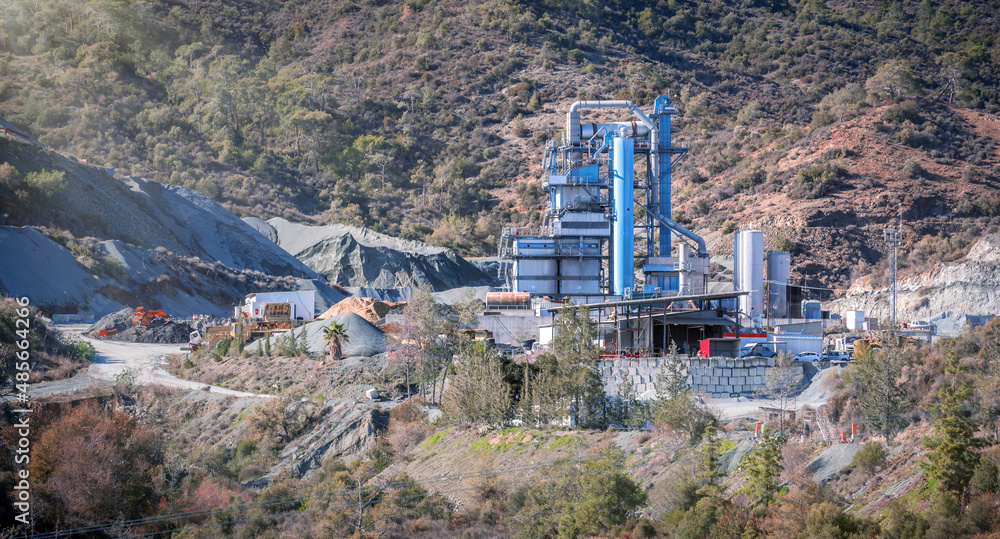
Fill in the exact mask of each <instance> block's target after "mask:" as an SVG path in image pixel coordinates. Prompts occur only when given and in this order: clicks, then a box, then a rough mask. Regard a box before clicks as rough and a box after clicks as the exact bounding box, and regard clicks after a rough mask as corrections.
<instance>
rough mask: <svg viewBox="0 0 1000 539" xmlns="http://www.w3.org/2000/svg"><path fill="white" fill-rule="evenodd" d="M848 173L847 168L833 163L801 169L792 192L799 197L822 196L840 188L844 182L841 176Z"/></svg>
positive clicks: (796, 176)
mask: <svg viewBox="0 0 1000 539" xmlns="http://www.w3.org/2000/svg"><path fill="white" fill-rule="evenodd" d="M846 175H847V171H846V170H844V169H843V168H842V167H840V166H839V165H835V164H832V163H827V164H825V165H822V166H818V167H812V168H805V169H802V170H799V172H798V173H797V174H796V175H795V180H794V181H793V189H792V192H791V194H792V196H793V197H797V198H818V197H821V196H823V195H825V194H827V193H829V192H831V191H834V190H836V189H838V188H839V187H840V186H841V185H842V183H843V182H842V181H841V178H843V177H844V176H846Z"/></svg>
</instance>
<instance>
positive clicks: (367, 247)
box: [244, 217, 494, 299]
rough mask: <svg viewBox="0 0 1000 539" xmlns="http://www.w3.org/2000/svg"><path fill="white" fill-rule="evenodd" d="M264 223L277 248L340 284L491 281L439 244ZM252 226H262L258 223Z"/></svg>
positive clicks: (439, 286)
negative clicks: (268, 227) (275, 239)
mask: <svg viewBox="0 0 1000 539" xmlns="http://www.w3.org/2000/svg"><path fill="white" fill-rule="evenodd" d="M244 224H246V223H244ZM267 224H268V225H270V226H271V229H273V230H274V233H275V234H277V236H278V246H279V247H281V248H282V249H284V250H286V251H288V252H289V253H291V254H293V255H295V257H296V258H298V259H299V260H301V261H302V262H304V263H305V264H306V265H307V266H309V267H310V268H312V269H313V270H315V271H316V272H318V273H320V274H321V275H323V276H324V277H326V278H327V280H329V281H330V282H333V283H337V284H340V285H342V286H363V287H377V288H395V287H399V286H409V285H418V284H419V285H424V286H429V287H430V288H431V289H432V290H433V291H435V292H440V291H442V290H449V289H452V288H456V287H459V286H479V285H490V284H493V281H494V279H492V278H491V277H489V276H488V275H486V274H484V273H483V272H481V271H479V269H477V268H476V267H475V266H473V265H472V264H470V263H469V262H468V261H466V260H465V259H463V258H462V257H460V256H458V254H457V253H455V251H453V250H451V249H446V248H444V247H433V246H430V245H427V244H426V243H421V242H418V241H409V240H402V239H399V238H394V237H391V236H386V235H384V234H379V233H377V232H373V231H371V230H368V229H365V228H358V227H353V226H344V225H330V226H306V225H298V224H294V223H290V222H288V221H286V220H285V219H281V218H279V217H275V218H273V219H271V220H269V221H268V222H267ZM247 226H250V225H247ZM256 226H257V227H258V228H257V230H258V231H259V230H261V228H262V225H261V224H260V223H256ZM271 229H266V228H265V229H264V230H263V232H261V234H263V235H264V236H265V237H271V236H272V234H271V232H270V230H271ZM380 299H381V298H380Z"/></svg>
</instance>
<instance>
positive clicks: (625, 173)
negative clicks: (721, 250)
mask: <svg viewBox="0 0 1000 539" xmlns="http://www.w3.org/2000/svg"><path fill="white" fill-rule="evenodd" d="M585 108H601V109H609V108H624V109H628V110H629V111H630V112H631V113H632V115H633V117H634V119H633V120H632V121H619V122H605V123H581V121H580V110H581V109H585ZM677 112H678V110H677V108H676V107H674V106H672V105H671V103H670V98H669V97H667V96H660V97H658V98H657V99H656V101H655V103H654V107H653V114H652V117H650V116H648V115H647V114H646V113H645V112H643V111H642V109H640V108H639V107H638V106H636V105H635V104H633V103H632V102H631V101H578V102H576V103H573V105H572V106H571V107H570V110H569V112H568V113H567V115H566V130H565V132H564V133H563V138H562V140H561V141H560V143H558V144H557V143H556V142H555V141H550V142H549V143H548V145H547V146H546V155H545V162H544V166H545V178H544V180H543V184H542V185H543V187H544V188H545V189H547V190H548V195H549V196H548V208H547V210H546V213H545V220H544V222H543V223H542V225H541V226H540V227H537V228H533V229H518V228H505V229H504V230H503V234H502V238H501V246H500V255H501V256H502V257H504V258H507V259H509V260H511V261H512V264H510V268H511V270H510V271H509V273H508V274H507V275H505V277H506V281H507V283H508V286H509V287H510V288H512V289H513V290H515V291H522V292H524V291H526V292H532V293H534V294H538V295H546V296H555V297H572V296H586V295H597V294H614V295H628V294H630V293H632V292H633V291H636V290H640V286H638V285H637V284H636V283H635V267H636V266H635V259H636V257H637V256H638V257H639V258H640V259H641V260H642V261H643V262H644V264H643V272H644V273H645V282H644V284H645V286H644V287H642V288H644V289H647V290H649V289H656V288H659V289H660V290H661V291H669V290H671V289H672V290H678V281H679V280H678V276H679V275H684V274H685V273H686V272H690V271H691V268H690V267H681V265H682V264H681V263H680V262H679V260H680V259H683V260H688V259H687V257H686V251H684V252H685V254H684V255H679V257H678V258H669V257H671V249H672V244H671V239H672V236H673V235H674V234H676V235H677V237H678V238H679V239H680V240H681V241H683V242H684V243H686V244H688V245H690V246H692V247H694V249H695V255H694V257H695V258H694V260H695V261H696V263H695V264H688V265H689V266H696V268H695V269H696V270H697V271H701V269H702V268H707V256H708V251H707V248H706V246H705V242H704V240H702V239H701V238H700V237H698V236H697V235H695V234H694V233H692V232H691V231H689V230H687V229H685V228H684V227H682V226H680V225H679V224H677V223H675V222H674V221H673V220H671V218H670V193H671V189H670V182H671V170H672V168H673V167H674V166H675V165H676V164H677V162H678V161H679V160H680V159H681V158H682V157H683V156H684V155H685V152H686V151H687V148H685V147H681V146H675V145H674V144H673V142H672V136H671V132H670V131H671V116H672V115H674V114H677ZM637 156H638V157H639V158H640V159H645V164H646V167H645V168H646V171H647V172H646V177H645V178H636V177H635V159H636V157H637ZM635 190H640V193H635ZM637 194H638V195H639V196H636V195H637ZM637 200H642V201H643V202H644V203H645V204H641V203H638V202H637ZM636 206H640V207H641V208H642V209H643V210H644V211H643V214H644V217H642V218H639V219H637V218H636V217H635V213H636V209H637V208H636ZM637 236H641V237H644V239H645V241H644V242H641V244H640V252H639V253H638V255H637V253H636V245H635V239H636V237H637ZM501 267H507V266H506V265H503V264H502V265H501Z"/></svg>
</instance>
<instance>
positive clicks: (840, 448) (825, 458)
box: [806, 444, 864, 483]
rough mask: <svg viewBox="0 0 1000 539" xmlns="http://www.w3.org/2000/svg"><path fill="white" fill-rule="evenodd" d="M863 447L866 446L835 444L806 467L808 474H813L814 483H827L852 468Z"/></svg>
mask: <svg viewBox="0 0 1000 539" xmlns="http://www.w3.org/2000/svg"><path fill="white" fill-rule="evenodd" d="M862 447H864V444H833V445H831V446H830V447H829V448H828V449H827V450H826V451H823V452H822V453H820V454H819V456H818V457H816V458H815V459H813V460H812V462H810V463H809V464H807V465H806V472H809V473H811V474H813V481H815V482H817V483H825V482H827V481H829V480H830V479H831V478H832V477H833V476H835V475H837V474H838V473H840V470H843V469H844V468H846V467H848V466H850V465H851V461H853V460H854V455H855V454H856V453H857V452H858V451H860V450H861V448H862Z"/></svg>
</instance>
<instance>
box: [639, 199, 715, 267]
mask: <svg viewBox="0 0 1000 539" xmlns="http://www.w3.org/2000/svg"><path fill="white" fill-rule="evenodd" d="M640 206H641V205H640ZM642 208H643V209H645V210H646V213H647V214H649V215H650V216H651V217H653V218H654V219H656V220H657V221H659V222H661V223H663V224H664V225H666V226H667V227H669V228H670V229H671V230H673V231H674V232H676V233H678V234H680V235H682V236H687V237H688V238H690V239H691V241H693V242H695V243H697V244H698V256H700V257H702V258H705V257H707V256H708V245H707V244H706V243H705V240H703V239H702V238H701V236H699V235H697V234H695V233H694V232H691V231H690V230H688V229H686V228H684V227H682V226H681V225H679V224H677V223H676V222H674V220H673V219H670V218H669V217H664V216H663V215H660V214H659V213H657V212H654V211H652V210H650V209H649V208H647V207H645V206H642Z"/></svg>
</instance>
